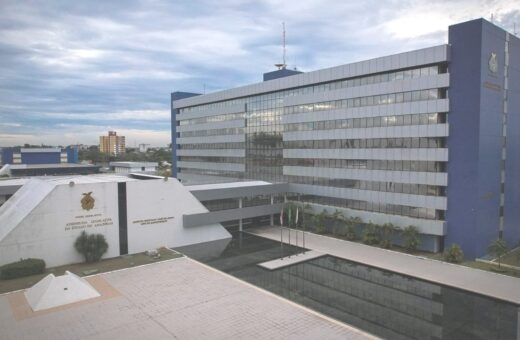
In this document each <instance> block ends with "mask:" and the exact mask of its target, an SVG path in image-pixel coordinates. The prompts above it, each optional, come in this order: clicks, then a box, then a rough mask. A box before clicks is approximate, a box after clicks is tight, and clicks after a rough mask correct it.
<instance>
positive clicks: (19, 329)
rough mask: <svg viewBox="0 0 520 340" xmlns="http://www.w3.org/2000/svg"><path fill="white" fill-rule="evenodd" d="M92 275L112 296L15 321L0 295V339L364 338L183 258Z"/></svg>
mask: <svg viewBox="0 0 520 340" xmlns="http://www.w3.org/2000/svg"><path fill="white" fill-rule="evenodd" d="M100 275H101V276H102V277H103V279H104V280H106V281H107V282H108V283H109V284H110V285H111V286H112V287H113V288H114V289H115V290H117V291H118V293H119V295H115V296H113V297H110V298H107V299H103V300H98V301H93V302H91V303H86V304H79V305H77V306H72V307H70V308H67V309H57V310H56V311H51V312H48V313H45V314H42V315H34V316H33V317H30V318H26V319H22V320H18V321H17V320H16V319H15V318H14V315H13V313H12V309H11V305H10V303H9V299H8V296H9V294H4V295H0V339H2V340H3V339H125V340H130V339H157V340H159V339H367V338H370V336H369V335H367V334H365V333H363V332H361V331H358V330H356V329H354V328H351V327H349V326H348V325H344V324H341V323H339V322H336V321H333V320H330V319H327V318H326V317H323V316H320V315H319V314H317V313H314V312H312V311H309V310H307V309H305V308H303V307H300V306H297V305H295V304H293V303H291V302H288V301H286V300H283V299H281V298H279V297H276V296H274V295H272V294H270V293H268V292H265V291H262V290H260V289H258V288H256V287H253V286H251V285H249V284H247V283H244V282H242V281H239V280H237V279H235V278H233V277H230V276H228V275H226V274H223V273H221V272H218V271H216V270H214V269H211V268H209V267H206V266H205V265H202V264H200V263H198V262H195V261H193V260H190V259H188V258H179V259H176V260H172V261H165V262H160V263H156V264H153V265H148V266H142V267H137V268H132V269H127V270H122V271H116V272H112V273H105V274H100Z"/></svg>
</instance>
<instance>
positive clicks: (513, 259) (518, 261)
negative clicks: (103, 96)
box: [501, 248, 520, 268]
mask: <svg viewBox="0 0 520 340" xmlns="http://www.w3.org/2000/svg"><path fill="white" fill-rule="evenodd" d="M501 262H502V263H505V264H508V265H510V266H516V267H519V268H520V248H516V249H514V250H512V251H510V252H509V253H507V254H506V255H504V256H503V257H502V259H501Z"/></svg>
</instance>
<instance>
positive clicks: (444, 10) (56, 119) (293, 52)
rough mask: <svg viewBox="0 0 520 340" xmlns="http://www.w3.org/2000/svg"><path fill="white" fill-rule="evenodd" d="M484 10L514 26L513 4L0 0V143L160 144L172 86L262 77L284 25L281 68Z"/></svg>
mask: <svg viewBox="0 0 520 340" xmlns="http://www.w3.org/2000/svg"><path fill="white" fill-rule="evenodd" d="M515 11H516V12H515ZM491 13H493V14H494V17H495V20H496V22H497V23H504V24H506V19H507V25H509V26H507V27H505V28H507V29H509V30H512V27H511V26H512V22H513V21H514V20H516V19H514V16H515V15H516V18H518V19H520V1H517V0H515V1H513V0H494V1H486V0H457V1H447V0H431V1H426V0H414V1H412V0H407V1H401V0H388V1H377V0H367V1H332V0H299V1H297V2H296V1H285V2H280V1H276V0H264V1H243V0H223V1H219V2H213V1H209V0H196V1H194V2H173V1H172V2H168V1H133V0H128V1H125V2H122V3H121V2H111V1H107V2H105V3H103V6H97V5H93V4H90V3H88V2H87V3H85V2H74V1H70V2H62V1H53V0H50V1H47V2H45V3H38V2H21V1H0V20H1V22H2V27H1V28H0V55H2V63H0V121H2V122H5V123H3V124H0V135H1V136H0V143H18V144H23V143H26V142H30V143H34V144H37V143H51V141H53V142H56V143H63V142H62V140H67V141H73V142H74V143H75V142H80V143H97V136H98V135H99V134H104V133H105V132H106V131H107V130H108V129H109V126H107V125H110V124H113V123H114V121H117V122H118V123H117V124H116V125H117V126H115V127H114V128H116V129H117V130H118V131H119V130H121V131H123V130H125V129H126V130H125V133H128V136H129V137H130V138H132V139H135V140H136V141H137V142H142V143H151V144H154V143H162V144H165V143H168V142H169V128H168V127H167V125H168V124H169V120H170V110H169V96H170V92H172V91H176V90H179V91H193V92H202V90H203V88H204V87H206V88H207V89H208V90H209V91H213V90H216V89H222V88H229V87H235V86H239V85H244V84H249V83H251V82H254V81H260V80H261V74H262V73H263V72H266V71H270V70H273V69H274V66H273V64H274V63H276V62H279V61H280V59H281V22H282V21H285V22H286V27H287V42H288V51H287V52H288V54H287V56H288V62H289V65H290V66H291V67H293V66H298V67H299V68H300V69H301V70H303V71H311V70H314V69H319V68H324V67H331V66H335V65H339V64H345V63H349V62H354V61H358V60H362V59H366V58H374V57H378V56H381V55H386V54H392V53H398V52H402V51H406V50H412V49H416V48H422V47H427V46H431V45H437V44H442V43H446V40H447V26H448V25H450V24H454V23H457V22H461V21H466V20H470V19H474V18H478V17H486V18H487V19H489V18H490V15H491ZM519 25H520V23H519ZM9 124H11V125H9ZM16 124H18V125H19V126H17V125H16ZM60 124H61V125H60ZM64 124H65V125H66V126H63V125H64ZM136 126H139V127H142V129H141V128H140V129H135V127H136ZM67 129H73V132H72V133H73V135H72V136H68V135H67V137H63V135H62V134H61V131H64V130H66V131H67V133H69V132H68V131H69V130H67ZM13 131H17V132H20V133H21V134H20V135H15V134H13V133H12V132H13ZM34 131H38V133H35V132H34ZM4 132H7V133H8V134H4ZM147 136H148V137H147ZM82 138H84V139H85V141H83V140H82ZM74 139H79V140H74ZM7 141H9V142H7ZM162 144H161V145H162Z"/></svg>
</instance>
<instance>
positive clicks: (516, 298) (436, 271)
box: [247, 227, 520, 304]
mask: <svg viewBox="0 0 520 340" xmlns="http://www.w3.org/2000/svg"><path fill="white" fill-rule="evenodd" d="M247 231H248V232H249V233H251V234H253V235H257V236H262V237H266V238H269V239H271V240H275V241H280V227H261V228H254V229H248V230H247ZM288 232H289V231H288V229H287V228H284V231H283V233H284V236H283V237H284V238H283V239H284V242H287V240H288V239H289V238H288ZM291 233H292V240H293V242H292V244H293V245H295V242H294V240H295V236H296V231H294V230H292V231H291ZM298 235H299V238H300V239H299V244H298V246H302V232H301V231H299V232H298ZM305 248H307V249H311V250H315V251H319V252H322V253H326V254H330V255H333V256H336V257H340V258H343V259H346V260H350V261H355V262H359V263H362V264H365V265H368V266H373V267H377V268H381V269H386V270H389V271H393V272H396V273H399V274H403V275H409V276H413V277H416V278H419V279H423V280H426V281H430V282H434V283H439V284H443V285H446V286H450V287H455V288H460V289H464V290H467V291H470V292H473V293H477V294H482V295H486V296H490V297H493V298H496V299H499V300H503V301H508V302H513V303H516V304H520V289H518V287H520V279H518V278H514V277H510V276H505V275H500V274H495V273H491V272H487V271H484V270H478V269H473V268H469V267H464V266H461V265H456V264H451V263H447V262H441V261H436V260H432V259H428V258H423V257H418V256H413V255H409V254H403V253H399V252H397V251H391V250H387V249H382V248H377V247H373V246H367V245H364V244H360V243H356V242H349V241H345V240H340V239H336V238H333V237H328V236H323V235H317V234H313V233H308V232H306V233H305Z"/></svg>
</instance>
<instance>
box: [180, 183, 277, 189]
mask: <svg viewBox="0 0 520 340" xmlns="http://www.w3.org/2000/svg"><path fill="white" fill-rule="evenodd" d="M272 184H273V183H270V182H265V181H246V182H228V183H215V184H198V185H187V186H186V189H188V190H189V191H197V190H214V189H231V188H242V187H252V186H261V185H272Z"/></svg>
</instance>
